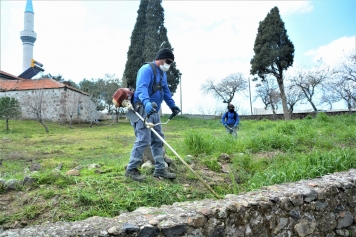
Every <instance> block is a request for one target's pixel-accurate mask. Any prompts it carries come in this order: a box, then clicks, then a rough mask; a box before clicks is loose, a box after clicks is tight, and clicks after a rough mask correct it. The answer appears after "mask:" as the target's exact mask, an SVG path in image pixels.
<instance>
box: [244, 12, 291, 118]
mask: <svg viewBox="0 0 356 237" xmlns="http://www.w3.org/2000/svg"><path fill="white" fill-rule="evenodd" d="M253 50H254V52H255V55H254V56H253V58H252V59H251V70H250V73H251V74H252V75H255V74H257V75H258V76H259V77H260V78H261V80H262V81H264V80H265V78H266V76H267V75H269V74H271V75H273V76H274V77H275V78H276V79H277V82H278V86H279V90H280V93H281V99H282V105H283V112H284V117H285V119H286V120H289V119H290V116H289V113H288V107H287V101H286V95H285V91H284V84H283V79H284V78H283V71H284V70H286V69H287V68H288V67H290V66H292V65H293V58H294V45H293V43H292V42H291V41H290V40H289V37H288V35H287V30H286V29H285V27H284V22H283V21H282V19H281V16H280V15H279V10H278V8H277V7H274V8H272V9H271V11H270V12H269V13H268V14H267V16H266V18H265V19H264V20H263V21H262V22H260V23H259V26H258V31H257V36H256V39H255V44H254V47H253Z"/></svg>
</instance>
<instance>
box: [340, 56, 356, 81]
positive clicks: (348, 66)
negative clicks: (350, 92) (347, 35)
mask: <svg viewBox="0 0 356 237" xmlns="http://www.w3.org/2000/svg"><path fill="white" fill-rule="evenodd" d="M337 73H338V74H339V75H340V76H341V77H342V78H344V79H345V80H347V81H353V82H356V53H350V54H349V55H348V56H346V57H344V58H343V60H342V61H341V65H340V67H339V69H338V70H337Z"/></svg>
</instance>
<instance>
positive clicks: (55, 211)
mask: <svg viewBox="0 0 356 237" xmlns="http://www.w3.org/2000/svg"><path fill="white" fill-rule="evenodd" d="M167 119H168V118H167V117H162V122H165V121H166V120H167ZM9 124H10V130H8V131H6V130H5V121H3V122H2V123H1V124H0V125H2V126H1V127H0V160H2V165H1V166H0V179H3V180H10V179H18V180H23V178H24V177H25V176H31V177H34V178H36V180H37V181H36V182H35V183H34V184H33V185H32V186H24V187H20V188H19V189H18V190H16V191H11V192H6V191H5V189H4V188H3V187H2V188H0V228H4V229H6V228H14V227H19V226H25V225H34V224H39V223H43V222H46V221H50V222H56V221H75V220H82V219H86V218H88V217H91V216H94V215H95V216H106V217H113V216H117V215H119V214H120V213H122V212H126V211H132V210H134V209H136V208H138V207H140V206H161V205H163V204H166V205H169V204H172V203H174V202H182V201H192V200H201V199H206V198H215V197H214V195H212V193H211V192H209V191H208V190H207V189H206V188H205V186H204V185H202V183H201V182H200V181H199V179H198V178H197V177H195V176H194V174H193V173H191V172H190V171H189V169H188V168H187V167H185V166H184V165H183V164H182V163H181V162H180V160H179V159H178V158H177V157H175V155H174V154H173V152H171V151H170V150H169V149H168V148H167V147H166V151H167V155H168V156H169V157H170V158H171V159H173V161H174V163H173V166H172V169H173V170H174V172H175V173H176V174H177V176H178V177H177V179H176V180H174V181H169V180H160V179H156V178H153V177H152V170H144V171H143V172H144V173H145V174H146V175H147V180H146V181H145V182H141V183H138V182H134V181H132V180H130V179H127V178H126V177H125V176H124V172H125V168H124V166H125V165H126V164H127V163H128V160H129V156H130V152H131V149H132V145H133V143H134V140H135V137H134V132H133V128H132V127H131V125H130V123H129V122H127V121H124V120H120V122H119V123H118V124H116V123H114V122H111V121H105V122H101V123H100V124H98V125H94V126H93V127H89V125H88V124H76V125H73V128H72V129H70V128H69V127H68V126H67V125H63V124H58V123H47V125H48V128H49V133H46V132H45V130H44V128H43V127H42V126H41V125H40V124H39V123H38V122H36V121H10V122H9ZM162 126H163V130H164V133H165V139H166V141H167V142H168V143H169V144H170V145H171V146H172V147H173V148H174V149H175V150H176V152H177V153H178V154H179V155H180V156H181V157H182V158H183V159H184V160H185V161H186V162H187V163H188V164H189V165H190V166H191V167H192V168H193V169H194V170H195V171H196V172H197V173H198V174H199V175H201V177H202V178H203V179H204V180H206V182H207V183H209V185H210V186H211V187H212V189H213V190H214V191H215V192H216V193H218V194H219V195H220V196H222V197H223V196H224V195H225V194H231V193H234V194H238V193H241V192H247V191H250V190H254V189H258V188H260V187H262V186H267V185H272V184H276V183H283V182H294V181H298V180H301V179H307V178H314V177H318V176H322V175H325V174H327V173H333V172H336V171H345V170H348V169H350V168H356V116H355V114H354V115H340V116H327V115H326V114H324V113H319V114H317V116H316V117H315V118H313V117H311V116H308V117H306V118H305V119H303V120H293V121H269V120H261V121H254V120H242V121H241V123H240V129H239V131H238V139H234V138H233V137H232V136H229V135H228V134H226V133H225V128H224V127H223V126H222V125H221V123H220V121H219V120H203V119H188V118H185V117H181V116H176V117H175V118H174V119H173V120H171V121H170V122H169V123H168V124H166V125H162ZM222 153H226V154H228V155H229V159H227V160H226V159H222V158H221V157H220V156H221V154H222ZM34 163H36V164H40V165H41V169H40V170H39V171H37V172H30V170H29V167H30V166H31V164H34ZM92 164H97V165H99V166H100V167H98V168H96V169H88V167H89V165H92ZM58 167H60V171H59V172H54V170H55V169H56V168H58ZM76 167H80V175H79V176H67V175H66V172H67V171H68V170H70V169H73V168H76Z"/></svg>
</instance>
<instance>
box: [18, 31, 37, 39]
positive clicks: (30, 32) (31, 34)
mask: <svg viewBox="0 0 356 237" xmlns="http://www.w3.org/2000/svg"><path fill="white" fill-rule="evenodd" d="M23 36H27V37H33V38H37V33H36V32H34V31H33V30H23V31H21V33H20V37H23Z"/></svg>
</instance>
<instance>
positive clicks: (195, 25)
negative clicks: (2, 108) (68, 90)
mask: <svg viewBox="0 0 356 237" xmlns="http://www.w3.org/2000/svg"><path fill="white" fill-rule="evenodd" d="M0 4H1V5H0V10H1V25H0V26H1V28H0V31H1V32H0V33H1V38H0V40H1V41H0V43H1V47H0V50H1V58H0V70H2V71H5V72H7V73H10V74H13V75H16V76H17V75H20V74H21V73H22V42H21V39H20V31H22V30H23V28H24V11H25V7H26V1H25V0H24V1H22V0H0ZM139 4H140V2H139V1H133V0H127V1H124V0H111V1H95V0H91V1H84V0H80V1H67V0H62V1H52V0H51V1H49V0H48V1H47V0H33V10H34V13H35V15H34V31H35V32H36V33H37V40H36V42H35V44H34V52H33V55H34V59H35V60H37V61H39V62H41V63H43V68H44V69H45V71H44V73H46V74H47V73H50V74H52V75H55V76H56V75H62V77H63V78H64V79H66V80H69V79H70V80H73V81H74V82H76V83H79V82H80V81H81V80H83V79H89V80H90V79H98V78H104V76H105V74H114V75H115V76H116V77H118V78H120V79H121V78H122V74H123V71H124V68H125V64H126V60H127V51H128V48H129V46H130V37H131V33H132V30H133V28H134V25H135V22H136V18H137V10H138V7H139ZM162 6H163V8H164V10H165V12H164V13H165V22H164V25H165V27H166V28H167V31H168V32H167V36H168V39H169V41H170V43H171V45H172V47H173V48H174V54H175V61H176V65H177V68H178V69H179V70H180V72H181V73H182V78H181V84H180V85H179V86H178V88H177V91H176V93H175V94H174V95H173V99H174V100H175V101H176V104H177V105H178V106H179V107H181V109H182V112H183V113H189V114H218V113H219V112H221V111H224V110H225V109H226V104H223V103H222V100H216V99H214V98H213V96H212V95H210V94H208V95H206V94H204V93H203V92H202V91H201V89H200V88H201V85H202V84H204V82H205V81H206V80H207V79H213V80H214V81H215V82H216V83H218V82H219V81H220V80H222V79H223V78H225V77H227V76H228V75H230V74H232V73H242V74H243V75H244V77H245V78H246V79H252V78H253V76H252V75H250V68H251V65H250V60H251V59H252V57H253V55H254V52H253V45H254V42H255V38H256V35H257V29H258V24H259V22H260V21H263V20H264V18H265V17H266V15H267V13H268V12H269V11H270V10H271V9H272V8H273V7H275V6H277V7H278V9H279V11H280V15H281V18H282V20H283V22H284V23H285V28H286V30H287V34H288V36H289V38H290V40H291V41H292V42H293V44H294V47H295V57H294V63H293V67H290V68H289V69H288V73H292V72H293V70H297V69H298V68H303V67H306V68H310V67H312V66H313V65H315V64H316V62H317V60H318V59H320V58H322V59H323V62H324V63H326V64H327V65H335V64H336V63H337V62H338V61H339V60H340V58H341V57H342V56H343V55H345V54H348V53H355V52H356V49H355V45H356V0H313V1H309V0H298V1H283V0H279V1H270V0H266V1H263V0H258V1H257V0H256V1H253V0H250V1H244V0H235V1H233V0H231V1H217V0H216V1H212V0H211V1H201V0H195V1H173V0H163V1H162ZM255 84H256V83H255V82H251V98H252V104H251V103H250V97H249V91H248V90H246V92H245V93H244V94H241V95H238V96H236V98H235V99H234V100H233V101H232V103H233V104H235V107H236V108H237V110H238V112H239V114H250V113H251V110H252V111H254V110H255V108H263V107H264V105H263V103H262V102H261V101H260V99H257V100H254V96H255V93H254V91H255ZM333 108H334V109H343V108H346V107H345V105H344V104H343V103H338V104H337V105H335V106H334V107H333ZM162 109H163V113H170V110H169V108H168V107H167V106H163V107H162ZM297 109H298V107H297ZM300 109H311V107H310V106H308V104H307V105H301V106H300Z"/></svg>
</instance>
